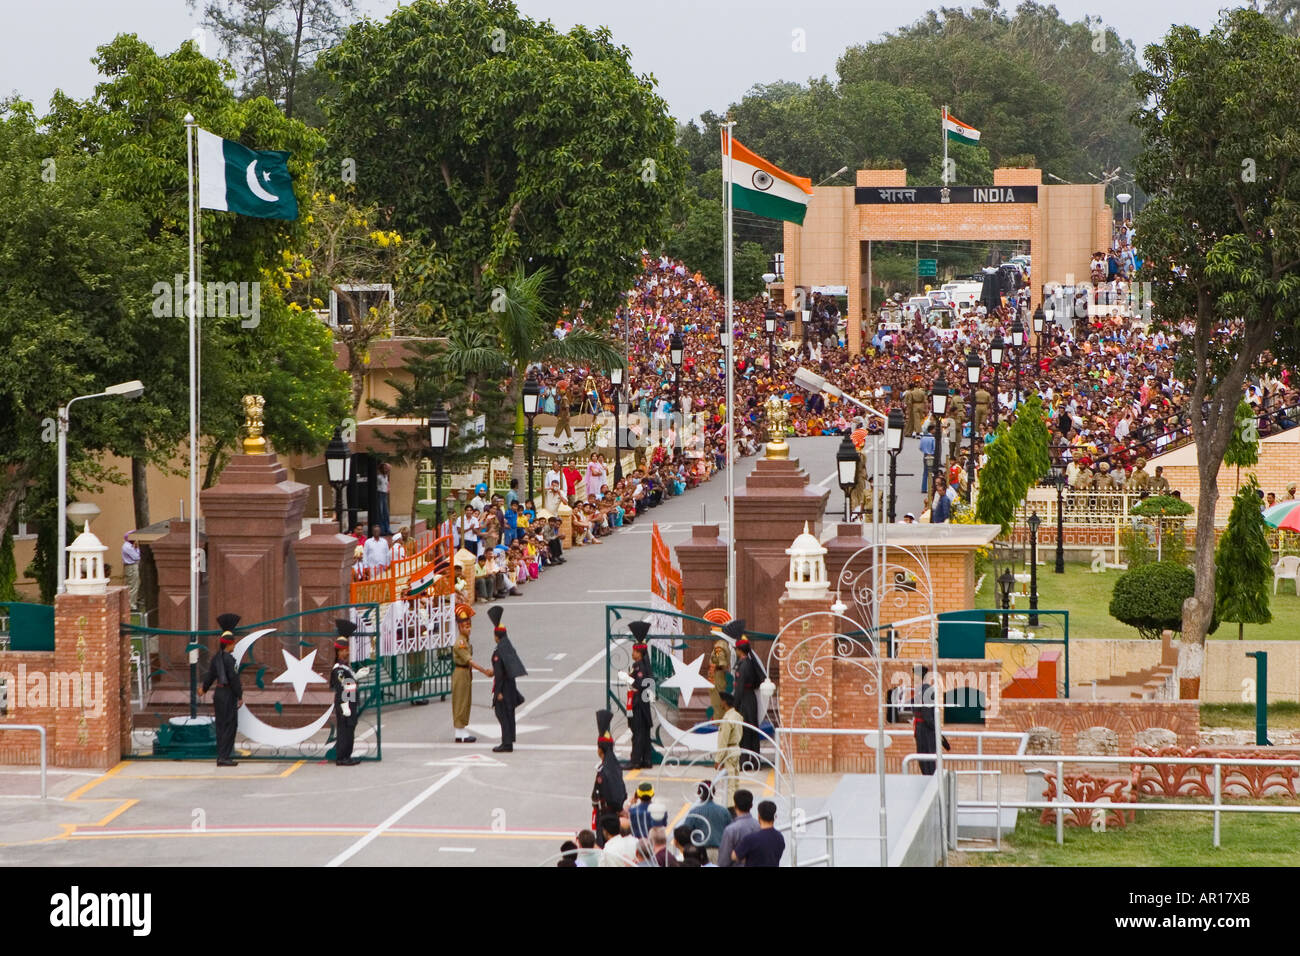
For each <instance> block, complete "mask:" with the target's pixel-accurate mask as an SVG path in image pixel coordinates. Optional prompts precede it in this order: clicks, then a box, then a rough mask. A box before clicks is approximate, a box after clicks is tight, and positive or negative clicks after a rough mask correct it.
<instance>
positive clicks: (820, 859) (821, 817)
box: [777, 810, 835, 867]
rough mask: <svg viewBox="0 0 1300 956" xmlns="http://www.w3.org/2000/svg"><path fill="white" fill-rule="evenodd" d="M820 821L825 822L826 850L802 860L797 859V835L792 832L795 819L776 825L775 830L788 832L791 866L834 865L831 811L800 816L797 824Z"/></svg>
mask: <svg viewBox="0 0 1300 956" xmlns="http://www.w3.org/2000/svg"><path fill="white" fill-rule="evenodd" d="M822 822H824V823H825V824H826V852H825V853H823V854H822V855H821V856H815V857H813V858H812V859H811V860H804V861H802V862H800V860H799V851H798V850H797V849H796V846H797V844H798V842H799V835H798V834H797V833H795V832H794V825H795V821H793V820H791V821H790V822H789V823H783V824H782V825H781V826H779V827H777V830H779V831H781V832H782V833H789V834H790V865H791V866H795V867H799V866H821V865H822V864H823V863H824V864H826V865H827V866H834V865H835V822H834V821H833V820H832V819H831V812H830V811H829V810H823V811H822V812H821V813H814V814H813V815H812V816H810V817H802V818H801V819H800V820H799V826H800V827H801V828H802V827H806V826H807V825H808V824H810V823H822Z"/></svg>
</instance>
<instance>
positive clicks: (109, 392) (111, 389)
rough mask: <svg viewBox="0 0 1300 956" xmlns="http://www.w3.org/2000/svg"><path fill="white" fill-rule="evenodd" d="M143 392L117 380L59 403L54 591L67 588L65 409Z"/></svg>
mask: <svg viewBox="0 0 1300 956" xmlns="http://www.w3.org/2000/svg"><path fill="white" fill-rule="evenodd" d="M143 394H144V385H143V384H141V383H140V382H138V381H130V382H120V383H119V384H117V385H110V386H108V388H106V389H104V390H103V391H102V392H95V393H93V394H91V395H78V396H77V397H76V398H73V399H70V400H69V401H68V404H66V405H61V406H59V411H58V439H59V442H58V458H59V461H58V472H59V516H58V521H59V554H58V559H57V564H58V568H57V573H56V575H55V582H56V590H57V592H58V593H59V594H63V593H64V592H65V591H66V590H67V585H66V584H65V583H64V582H65V580H66V578H67V575H68V554H67V549H68V411H69V409H71V408H72V404H73V402H82V401H86V400H87V399H91V398H106V397H116V398H139V397H140V396H141V395H143ZM190 520H191V521H197V520H198V515H190Z"/></svg>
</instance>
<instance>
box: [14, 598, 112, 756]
mask: <svg viewBox="0 0 1300 956" xmlns="http://www.w3.org/2000/svg"><path fill="white" fill-rule="evenodd" d="M127 620H128V610H127V591H126V589H125V588H121V587H117V588H110V589H109V591H108V593H107V594H90V595H83V594H61V595H59V597H58V598H57V599H56V601H55V609H54V652H53V653H50V652H31V651H10V652H6V653H4V654H0V672H3V673H5V674H6V675H10V677H11V680H10V692H9V698H10V706H9V712H8V714H7V715H6V716H5V717H3V718H0V726H3V725H4V724H40V725H42V726H44V727H45V728H46V733H47V747H48V751H47V753H48V759H49V763H50V765H51V766H56V767H94V768H100V769H106V768H108V767H111V766H113V765H114V764H116V763H117V762H118V761H119V760H120V759H121V757H122V754H123V753H125V752H127V751H128V750H129V748H130V734H131V731H130V724H131V706H130V651H131V649H130V642H129V641H127V640H125V639H123V638H122V637H121V632H120V627H121V625H122V623H124V622H125V621H127ZM39 762H40V738H39V737H38V735H37V734H36V733H35V732H25V731H4V732H0V763H12V764H37V763H39Z"/></svg>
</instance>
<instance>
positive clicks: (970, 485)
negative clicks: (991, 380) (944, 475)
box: [966, 349, 983, 504]
mask: <svg viewBox="0 0 1300 956" xmlns="http://www.w3.org/2000/svg"><path fill="white" fill-rule="evenodd" d="M982 367H983V366H982V364H981V363H980V357H979V354H978V353H977V352H976V351H975V350H974V349H971V350H970V351H969V352H967V353H966V381H967V383H968V384H969V385H970V451H969V452H967V455H966V504H970V501H971V495H972V494H973V493H974V491H975V388H976V386H977V385H979V383H980V370H981V369H982Z"/></svg>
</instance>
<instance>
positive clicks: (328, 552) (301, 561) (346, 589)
mask: <svg viewBox="0 0 1300 956" xmlns="http://www.w3.org/2000/svg"><path fill="white" fill-rule="evenodd" d="M356 546H357V541H356V538H353V537H351V536H349V535H346V534H339V526H338V524H337V523H335V522H333V521H326V522H323V523H320V524H313V525H312V526H311V534H310V535H308V536H307V537H305V538H299V539H298V540H297V541H294V542H293V553H294V556H295V557H296V558H297V559H298V587H299V590H300V592H301V595H302V600H301V609H302V610H303V611H310V610H313V609H314V608H318V607H334V606H335V605H339V604H347V603H348V602H349V600H350V597H351V594H350V591H351V583H352V565H353V562H355V561H356ZM338 616H339V615H338V614H337V613H327V614H312V615H310V616H308V617H304V618H303V619H302V623H301V625H300V627H301V629H302V630H304V631H318V632H320V633H322V634H331V633H333V631H334V619H335V618H336V617H338ZM315 640H316V644H317V649H318V650H319V651H320V654H319V655H318V656H319V657H320V658H321V659H324V658H327V657H328V656H329V654H328V653H327V650H328V648H329V647H330V646H332V645H331V640H330V638H329V637H319V638H316V639H315Z"/></svg>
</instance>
